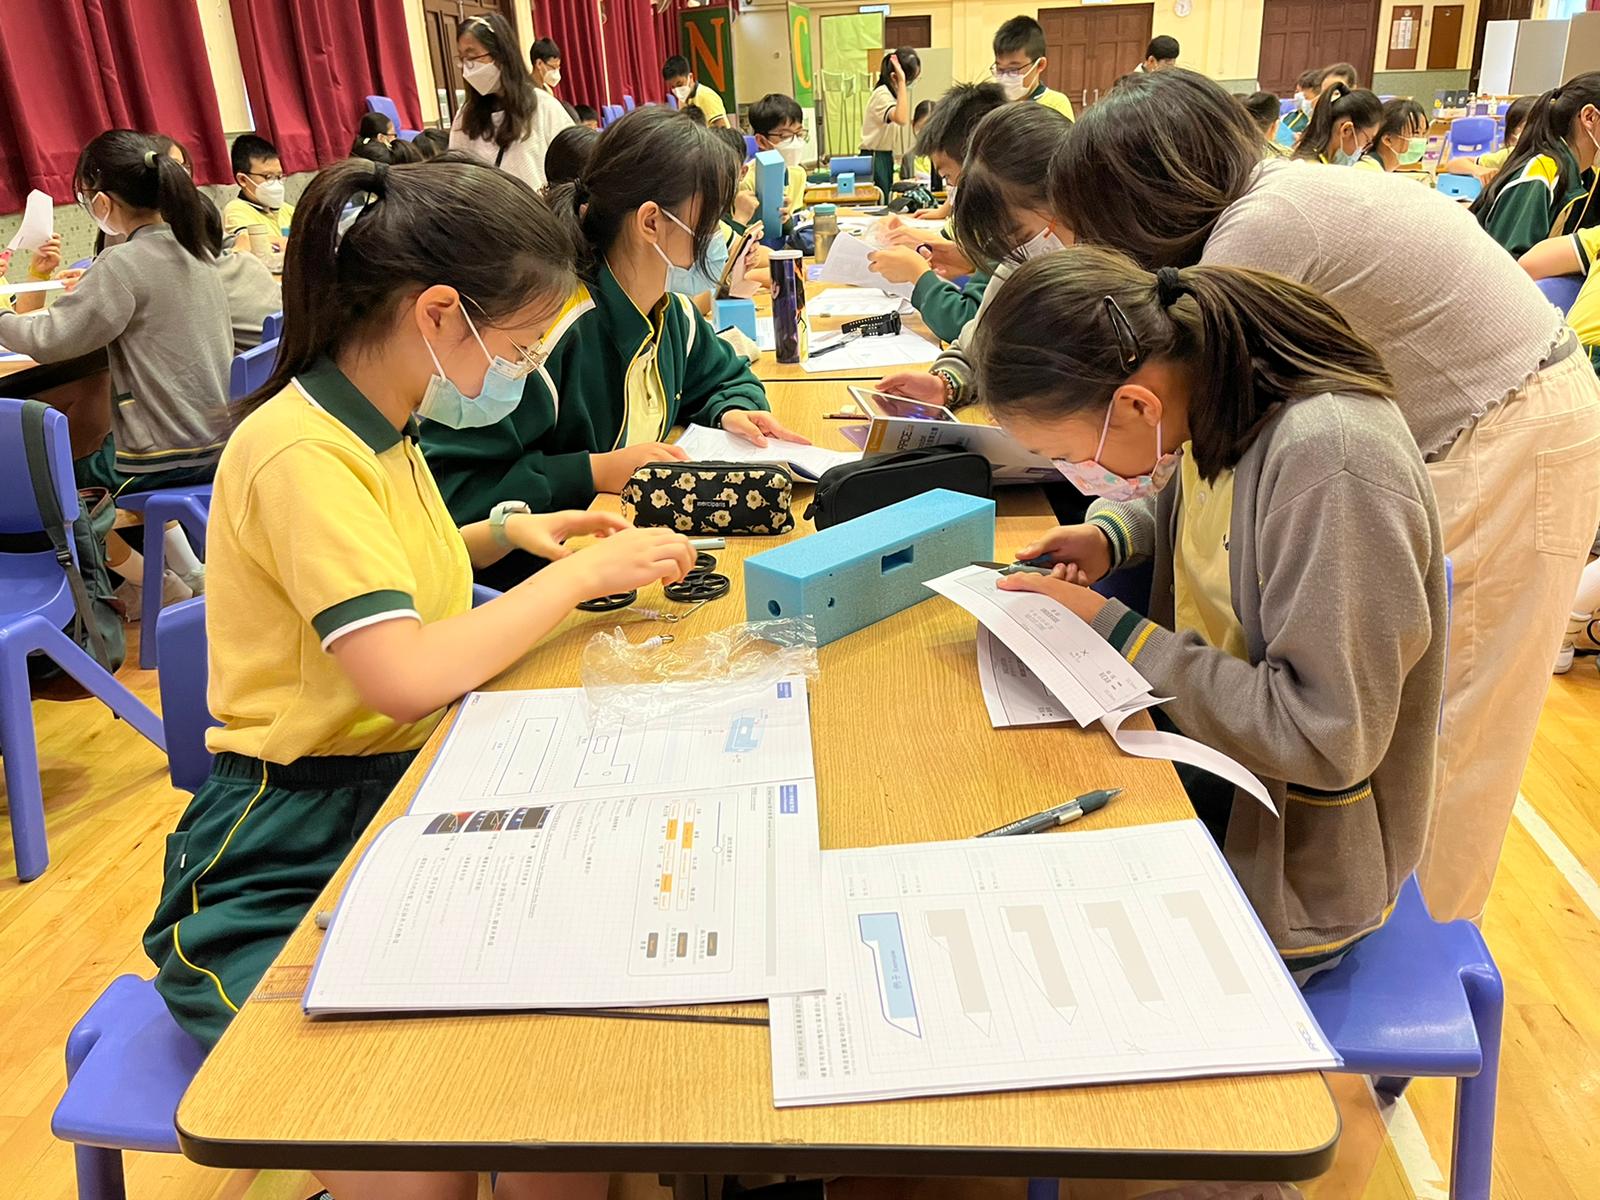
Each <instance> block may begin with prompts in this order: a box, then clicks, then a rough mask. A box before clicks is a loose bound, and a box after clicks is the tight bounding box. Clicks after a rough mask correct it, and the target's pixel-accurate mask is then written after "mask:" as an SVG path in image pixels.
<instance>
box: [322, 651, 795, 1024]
mask: <svg viewBox="0 0 1600 1200" xmlns="http://www.w3.org/2000/svg"><path fill="white" fill-rule="evenodd" d="M582 696H583V693H582V692H581V691H580V690H577V689H566V690H561V691H550V692H498V693H481V694H478V695H474V696H472V697H469V699H468V702H467V704H465V705H464V706H463V709H462V711H461V713H460V714H459V717H458V720H457V722H456V724H455V726H454V727H453V728H452V730H451V733H450V737H449V738H448V739H447V741H446V744H445V746H444V748H443V749H442V750H441V752H440V756H439V759H438V761H437V763H436V765H435V767H434V769H433V771H432V772H431V773H430V774H429V776H428V779H427V780H426V782H425V783H424V785H423V788H422V789H421V790H420V791H419V795H418V800H419V802H420V801H423V800H424V799H426V803H418V804H417V805H414V806H413V808H412V810H411V812H409V813H408V814H407V815H405V816H403V817H400V818H399V819H397V820H395V821H393V822H391V823H390V824H389V825H388V826H387V827H385V828H384V829H383V831H382V832H381V833H379V834H378V836H377V837H376V838H375V839H374V841H373V843H372V845H371V846H370V847H369V848H368V849H367V851H366V852H365V854H364V855H363V856H362V858H361V861H360V862H359V863H358V864H357V866H356V869H355V871H354V873H353V874H352V876H351V879H350V882H349V884H348V885H347V886H346V888H345V891H344V894H343V896H342V897H341V899H340V901H339V906H338V908H337V909H336V910H335V912H334V914H333V918H332V920H331V921H330V923H329V927H328V932H327V934H326V936H325V937H324V939H323V945H322V949H321V951H320V953H319V955H318V958H317V963H316V967H315V969H314V971H313V973H312V977H311V982H310V984H309V986H308V988H307V990H306V996H305V1009H306V1011H307V1012H308V1013H312V1014H326V1013H341V1012H343V1013H349V1012H426V1011H470V1010H482V1009H505V1008H572V1007H580V1008H587V1007H610V1006H646V1005H658V1004H695V1003H716V1002H723V1001H734V1000H753V999H763V998H766V997H769V996H773V995H782V994H787V993H790V992H800V991H815V990H820V989H821V988H822V987H823V986H824V985H825V983H826V979H827V970H826V968H827V963H826V957H825V955H824V951H823V941H822V933H821V930H820V929H819V928H818V926H817V921H816V913H817V912H818V910H819V908H820V906H821V893H820V881H821V860H820V850H819V843H818V832H817V796H816V784H815V773H814V769H813V766H812V757H811V728H810V720H809V716H808V710H807V703H806V695H805V681H804V680H803V679H801V678H793V679H785V680H782V681H779V682H777V683H775V684H767V685H765V686H763V687H760V688H759V689H758V690H755V691H752V692H745V693H742V694H739V695H733V696H728V695H724V696H722V697H720V698H717V699H715V700H714V701H711V702H708V703H707V704H706V705H705V706H703V707H701V708H699V709H696V710H694V711H693V712H692V713H688V714H680V715H674V716H668V717H663V718H661V719H660V720H658V721H644V722H640V723H639V725H638V727H637V728H629V727H623V728H620V729H598V730H597V729H592V728H591V727H590V725H589V722H588V719H587V711H586V709H585V707H584V704H583V699H582Z"/></svg>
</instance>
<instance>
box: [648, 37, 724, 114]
mask: <svg viewBox="0 0 1600 1200" xmlns="http://www.w3.org/2000/svg"><path fill="white" fill-rule="evenodd" d="M661 78H662V79H664V80H665V81H666V84H667V90H668V91H669V92H671V93H672V94H673V95H674V96H675V97H677V100H678V107H679V108H698V109H699V110H700V111H701V112H702V113H704V114H705V118H706V125H707V126H708V127H709V128H711V129H715V128H717V127H718V126H720V125H731V124H732V122H730V121H729V120H728V107H727V105H725V104H723V103H722V97H721V96H719V95H718V94H717V93H716V92H715V91H714V90H713V89H711V88H708V87H706V86H704V85H703V84H701V83H700V82H699V81H698V80H696V79H695V77H694V72H693V71H691V70H689V60H688V59H687V58H685V57H684V56H683V55H681V54H674V55H673V56H672V57H671V58H669V59H667V61H666V62H665V63H663V64H662V66H661Z"/></svg>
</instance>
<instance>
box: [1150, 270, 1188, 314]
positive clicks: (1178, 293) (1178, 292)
mask: <svg viewBox="0 0 1600 1200" xmlns="http://www.w3.org/2000/svg"><path fill="white" fill-rule="evenodd" d="M1186 295H1188V289H1187V288H1185V287H1184V286H1183V276H1182V274H1181V273H1180V272H1179V271H1178V268H1177V267H1162V268H1161V269H1160V270H1159V271H1157V272H1156V300H1157V301H1158V302H1159V303H1160V304H1161V307H1162V308H1171V307H1172V306H1173V305H1174V304H1176V303H1177V302H1178V301H1179V300H1180V299H1181V298H1182V297H1184V296H1186Z"/></svg>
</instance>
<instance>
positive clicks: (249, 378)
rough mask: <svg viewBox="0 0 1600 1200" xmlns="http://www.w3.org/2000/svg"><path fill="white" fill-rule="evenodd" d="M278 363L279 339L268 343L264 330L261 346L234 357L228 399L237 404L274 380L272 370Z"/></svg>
mask: <svg viewBox="0 0 1600 1200" xmlns="http://www.w3.org/2000/svg"><path fill="white" fill-rule="evenodd" d="M277 361H278V339H277V338H273V339H272V340H271V341H267V340H266V330H265V329H264V328H263V330H262V342H261V345H259V346H257V347H255V348H254V349H253V350H246V351H245V352H244V353H243V354H235V355H234V356H233V367H232V369H231V371H230V372H229V375H228V399H230V400H232V401H233V402H234V403H235V404H237V403H238V402H239V401H240V400H243V399H244V398H245V397H246V396H248V395H249V394H250V393H251V392H253V391H255V390H256V389H257V388H259V387H261V386H262V385H263V384H264V383H266V382H267V380H268V379H270V378H272V368H273V366H274V365H275V364H276V363H277Z"/></svg>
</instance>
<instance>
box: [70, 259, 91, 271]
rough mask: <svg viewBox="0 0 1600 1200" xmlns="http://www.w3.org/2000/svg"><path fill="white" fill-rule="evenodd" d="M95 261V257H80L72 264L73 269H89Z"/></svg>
mask: <svg viewBox="0 0 1600 1200" xmlns="http://www.w3.org/2000/svg"><path fill="white" fill-rule="evenodd" d="M93 262H94V259H92V258H80V259H79V260H78V261H77V262H75V263H73V264H72V268H71V269H72V270H74V271H87V270H88V269H89V267H90V264H92V263H93Z"/></svg>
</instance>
